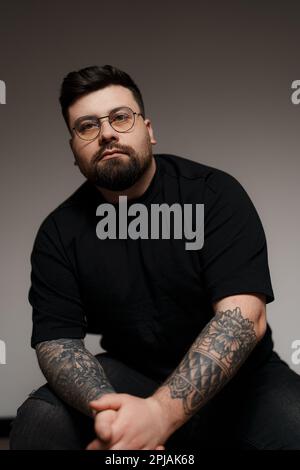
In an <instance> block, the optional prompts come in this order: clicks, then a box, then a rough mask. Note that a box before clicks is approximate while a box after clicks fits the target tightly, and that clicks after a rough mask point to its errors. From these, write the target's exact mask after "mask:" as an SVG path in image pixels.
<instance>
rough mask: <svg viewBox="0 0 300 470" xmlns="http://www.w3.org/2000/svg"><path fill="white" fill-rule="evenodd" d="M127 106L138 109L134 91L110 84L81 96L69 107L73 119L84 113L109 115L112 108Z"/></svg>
mask: <svg viewBox="0 0 300 470" xmlns="http://www.w3.org/2000/svg"><path fill="white" fill-rule="evenodd" d="M121 106H122V107H123V106H127V107H130V108H131V109H133V110H134V111H135V110H136V109H135V108H138V106H137V103H136V102H135V99H134V97H133V94H132V92H131V91H130V90H129V89H128V88H124V87H122V86H116V85H115V86H109V87H106V88H103V89H101V90H96V91H93V92H91V93H88V94H87V95H84V96H81V97H80V98H78V100H76V101H75V102H74V103H73V104H72V105H71V106H70V107H69V116H70V118H71V119H72V120H76V119H78V118H79V117H80V116H83V115H107V114H108V113H109V112H110V111H111V110H112V109H115V108H119V107H121Z"/></svg>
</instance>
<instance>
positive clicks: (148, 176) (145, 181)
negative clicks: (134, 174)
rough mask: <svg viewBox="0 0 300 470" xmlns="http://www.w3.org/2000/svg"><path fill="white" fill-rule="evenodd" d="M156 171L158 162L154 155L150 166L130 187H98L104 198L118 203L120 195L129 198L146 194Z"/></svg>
mask: <svg viewBox="0 0 300 470" xmlns="http://www.w3.org/2000/svg"><path fill="white" fill-rule="evenodd" d="M155 171H156V162H155V159H154V157H152V160H151V164H150V166H149V168H148V169H147V170H146V171H145V173H144V174H143V176H142V177H141V178H140V179H139V180H138V181H137V182H136V183H135V184H134V185H133V186H131V187H130V188H128V189H125V190H124V191H111V190H110V189H105V188H97V189H98V190H99V191H100V192H101V194H102V196H103V197H104V199H105V200H106V201H107V202H109V203H111V204H116V203H117V202H119V196H127V199H128V200H129V199H136V198H138V197H140V196H142V195H143V194H144V192H145V191H146V190H147V188H148V186H149V185H150V183H151V181H152V178H153V176H154V174H155Z"/></svg>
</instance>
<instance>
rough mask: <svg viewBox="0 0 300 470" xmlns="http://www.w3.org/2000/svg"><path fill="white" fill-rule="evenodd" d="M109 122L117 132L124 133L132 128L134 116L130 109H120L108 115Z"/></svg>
mask: <svg viewBox="0 0 300 470" xmlns="http://www.w3.org/2000/svg"><path fill="white" fill-rule="evenodd" d="M109 122H110V124H111V126H112V127H113V128H114V129H115V130H116V131H118V132H126V131H128V130H129V129H131V127H132V126H133V123H134V114H133V111H132V110H131V109H130V108H122V109H119V110H118V111H114V112H113V113H112V114H111V115H110V119H109Z"/></svg>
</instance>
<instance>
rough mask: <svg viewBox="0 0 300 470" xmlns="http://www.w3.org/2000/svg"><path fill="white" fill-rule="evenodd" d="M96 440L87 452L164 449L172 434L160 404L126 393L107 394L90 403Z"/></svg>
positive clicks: (153, 400) (149, 398)
mask: <svg viewBox="0 0 300 470" xmlns="http://www.w3.org/2000/svg"><path fill="white" fill-rule="evenodd" d="M90 407H91V408H92V409H93V410H95V411H100V413H97V414H96V416H95V432H96V434H97V437H98V439H95V440H94V441H93V442H91V443H90V444H89V445H88V447H87V450H98V449H99V450H164V445H163V444H164V443H165V442H166V440H167V439H168V438H169V436H170V435H171V430H170V429H169V426H168V420H167V419H166V416H165V414H164V411H163V408H162V407H161V406H160V404H159V402H158V401H157V400H155V399H153V398H152V397H148V398H139V397H136V396H133V395H129V394H126V393H109V394H106V395H104V396H102V397H101V398H99V399H98V400H95V401H92V402H90Z"/></svg>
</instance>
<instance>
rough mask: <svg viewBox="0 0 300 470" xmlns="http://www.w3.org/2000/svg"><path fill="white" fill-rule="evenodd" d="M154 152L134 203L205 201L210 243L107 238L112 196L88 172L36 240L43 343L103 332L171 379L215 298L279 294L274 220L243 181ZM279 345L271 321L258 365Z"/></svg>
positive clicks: (36, 296) (113, 347) (121, 350)
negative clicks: (194, 246)
mask: <svg viewBox="0 0 300 470" xmlns="http://www.w3.org/2000/svg"><path fill="white" fill-rule="evenodd" d="M154 158H155V161H156V172H155V174H154V177H153V179H152V181H151V183H150V185H149V186H148V188H147V190H146V191H145V192H144V194H143V195H142V196H141V197H139V198H137V199H134V200H128V207H130V205H131V204H133V203H142V204H144V205H145V206H146V207H147V208H149V213H150V205H151V204H162V203H167V204H168V205H169V206H171V205H172V204H174V203H179V204H180V205H181V206H182V207H183V205H184V204H193V205H194V204H204V244H203V247H202V248H201V249H199V250H187V249H186V246H185V242H186V240H184V239H183V240H180V239H174V238H170V239H151V238H150V237H149V239H141V238H139V239H136V240H135V239H132V238H129V237H128V238H127V239H118V238H117V239H106V240H101V239H100V238H98V236H97V234H96V226H97V223H98V222H99V220H100V219H99V216H97V215H96V209H97V207H98V206H99V204H102V203H105V202H107V201H105V199H104V198H103V196H102V195H101V193H100V191H99V190H98V189H97V188H96V187H95V186H93V185H92V184H91V183H90V182H88V181H85V182H84V183H83V184H82V185H81V186H80V187H79V188H78V189H77V190H76V191H75V192H74V193H73V194H72V195H71V196H70V197H69V198H68V199H67V200H66V201H65V202H63V203H62V204H60V205H59V206H58V207H57V208H56V209H55V210H54V211H53V212H51V213H50V214H49V215H48V217H46V219H45V220H44V221H43V223H42V224H41V226H40V228H39V230H38V233H37V236H36V239H35V242H34V246H33V250H32V255H31V263H32V272H31V282H32V284H31V288H30V291H29V301H30V303H31V305H32V307H33V332H32V338H31V346H32V347H33V348H34V347H35V346H36V344H37V343H38V342H41V341H47V340H54V339H58V338H84V336H85V334H86V333H97V334H100V335H102V338H101V343H100V344H101V346H102V348H103V349H104V350H106V351H108V352H110V353H111V354H112V355H113V356H115V357H117V358H119V359H120V360H122V361H124V362H125V363H127V364H129V365H131V366H132V367H135V368H136V369H138V370H140V371H142V372H144V373H145V374H146V373H147V374H149V376H152V377H154V378H160V379H161V380H163V379H164V377H166V375H168V374H169V373H170V372H172V370H173V369H174V368H175V367H176V366H177V365H178V364H179V362H180V360H181V359H182V358H183V356H184V355H185V353H186V352H187V351H188V349H189V347H190V346H191V344H192V342H193V340H194V339H195V338H196V337H197V336H198V335H199V333H200V332H201V330H202V329H203V327H204V326H205V325H206V324H207V322H208V321H209V320H210V319H211V318H212V317H213V315H214V312H213V309H212V302H213V301H216V300H217V299H220V298H222V297H226V296H229V295H234V294H246V293H262V294H265V295H266V302H267V303H270V302H272V301H273V300H274V295H273V290H272V285H271V279H270V273H269V267H268V255H267V245H266V238H265V234H264V230H263V227H262V223H261V221H260V218H259V216H258V214H257V211H256V209H255V207H254V205H253V203H252V202H251V200H250V198H249V196H248V195H247V193H246V191H245V190H244V189H243V187H242V186H241V184H240V183H239V182H238V181H237V180H236V179H235V178H234V177H233V176H231V175H230V174H228V173H226V172H224V171H222V170H219V169H216V168H213V167H210V166H207V165H203V164H200V163H196V162H193V161H191V160H188V159H185V158H182V157H179V156H174V155H167V154H159V155H154ZM114 207H115V208H116V210H118V204H115V205H114ZM272 348H273V343H272V338H271V330H270V328H269V326H268V329H267V333H266V335H265V336H264V338H263V340H262V341H261V342H260V343H259V344H258V346H257V347H256V348H255V350H254V352H252V354H251V355H250V358H249V359H248V360H247V361H246V364H250V366H251V367H253V366H256V365H257V364H258V363H259V362H260V361H262V360H264V358H265V357H266V356H268V355H269V353H270V352H271V350H272ZM243 367H244V366H243Z"/></svg>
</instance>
